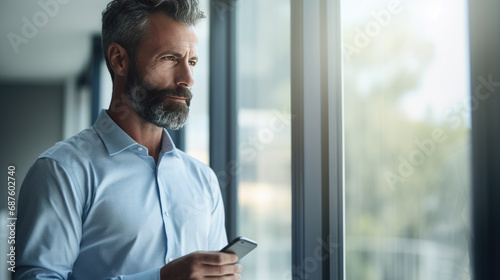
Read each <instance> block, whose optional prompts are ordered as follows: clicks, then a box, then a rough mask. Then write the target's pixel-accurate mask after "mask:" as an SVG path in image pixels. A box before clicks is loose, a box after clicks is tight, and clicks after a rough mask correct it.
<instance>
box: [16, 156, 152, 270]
mask: <svg viewBox="0 0 500 280" xmlns="http://www.w3.org/2000/svg"><path fill="white" fill-rule="evenodd" d="M69 169H70V168H65V167H64V166H62V165H61V164H59V163H58V162H56V161H54V160H52V159H47V158H42V159H38V160H37V161H36V162H35V163H34V164H33V166H32V167H31V169H30V171H29V172H28V174H27V175H26V178H25V180H24V182H23V185H22V187H21V190H20V194H19V209H18V215H17V236H16V256H17V263H16V269H15V270H16V272H15V274H14V279H16V280H24V279H61V280H62V279H68V278H69V276H70V274H71V273H72V267H73V263H74V262H75V260H76V258H77V257H78V254H79V244H80V241H81V238H82V217H83V216H84V215H85V213H84V209H85V205H86V203H87V197H89V196H90V195H89V194H88V193H87V192H88V191H85V189H84V188H83V187H82V186H79V185H78V184H77V183H76V182H77V180H75V178H73V177H72V175H71V173H70V172H68V170H69ZM111 270H112V268H110V271H111ZM107 279H108V280H144V279H148V280H159V279H160V267H158V268H155V269H151V270H148V271H145V272H141V273H137V274H133V275H124V276H118V277H112V278H107Z"/></svg>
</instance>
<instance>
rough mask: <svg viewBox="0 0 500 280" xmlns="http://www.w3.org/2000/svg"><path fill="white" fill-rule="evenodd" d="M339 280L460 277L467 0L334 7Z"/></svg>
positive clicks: (465, 192) (463, 274) (465, 227)
mask: <svg viewBox="0 0 500 280" xmlns="http://www.w3.org/2000/svg"><path fill="white" fill-rule="evenodd" d="M341 6H342V12H341V14H342V31H343V34H344V36H343V39H342V42H343V57H344V64H343V83H344V104H345V107H344V108H345V111H344V130H345V186H344V189H345V264H346V275H345V277H346V279H366V280H378V279H384V280H389V279H405V280H411V279H440V280H441V279H470V263H469V248H470V246H471V244H470V241H469V238H470V233H471V226H470V219H469V212H470V207H469V203H470V194H469V190H470V178H471V166H470V133H471V132H470V131H471V129H470V128H471V124H470V117H469V113H470V108H469V102H470V97H469V88H470V84H469V76H470V72H469V50H468V37H467V34H468V26H467V3H466V1H430V0H429V1H418V2H408V1H397V0H395V1H393V0H391V1H388V0H380V1H373V0H370V1H364V0H362V1H341Z"/></svg>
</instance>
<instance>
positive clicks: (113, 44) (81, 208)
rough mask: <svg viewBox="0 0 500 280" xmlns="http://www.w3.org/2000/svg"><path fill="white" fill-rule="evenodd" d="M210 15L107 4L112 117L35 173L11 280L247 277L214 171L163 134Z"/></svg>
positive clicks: (156, 4) (181, 3) (159, 2)
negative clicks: (229, 247) (199, 28)
mask: <svg viewBox="0 0 500 280" xmlns="http://www.w3.org/2000/svg"><path fill="white" fill-rule="evenodd" d="M203 17H204V16H203V13H202V12H201V11H200V10H199V8H198V2H197V1H196V0H191V1H190V0H176V1H174V0H113V1H112V2H111V3H109V4H108V6H107V8H106V10H105V11H104V12H103V30H102V33H103V34H102V36H103V50H104V52H105V57H106V63H107V65H108V69H109V71H110V73H111V76H112V78H113V96H112V101H111V104H110V108H109V110H107V111H106V110H103V111H102V112H101V113H100V115H99V118H98V120H97V121H96V123H95V124H94V126H93V127H92V128H89V129H87V130H84V131H82V132H81V133H79V134H78V135H76V136H74V137H72V138H70V139H68V140H66V141H63V142H59V143H57V144H56V145H55V146H53V147H52V148H50V149H49V150H48V151H46V152H45V153H43V154H42V155H41V156H40V157H39V158H38V159H37V161H36V162H35V163H34V164H33V166H32V167H31V169H30V171H29V172H28V175H27V176H26V179H25V181H24V183H23V186H22V187H21V191H20V198H19V212H18V225H17V226H18V227H17V228H18V231H17V244H16V245H17V246H16V250H17V251H16V254H17V255H16V256H17V267H16V273H15V279H92V280H96V279H161V280H175V279H239V278H240V275H239V274H238V273H239V272H240V271H241V269H242V268H241V265H239V264H235V263H236V261H237V260H238V259H237V256H236V255H234V254H226V253H220V252H218V250H220V249H221V248H222V247H223V246H224V245H225V244H227V239H226V236H225V229H224V212H223V202H222V199H221V194H220V190H219V186H218V183H217V178H216V177H215V174H214V173H213V171H212V170H211V169H210V168H208V167H207V166H206V165H204V164H202V163H200V162H198V161H197V160H195V159H193V158H191V157H189V156H188V155H186V154H184V153H183V152H182V151H179V150H177V149H176V148H175V146H174V144H173V143H172V141H171V139H170V137H169V135H168V133H167V132H166V130H165V129H164V128H170V129H178V128H180V127H181V126H182V125H183V124H184V121H185V120H186V118H187V114H188V111H189V109H188V108H189V104H190V101H191V93H190V91H189V88H190V87H191V86H192V85H193V82H194V81H193V77H192V73H193V68H194V66H195V65H196V62H197V57H196V49H197V43H198V41H197V36H196V32H195V29H194V25H195V23H196V22H197V21H198V20H200V19H201V18H203ZM198 250H205V251H198Z"/></svg>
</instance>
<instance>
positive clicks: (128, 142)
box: [94, 109, 175, 156]
mask: <svg viewBox="0 0 500 280" xmlns="http://www.w3.org/2000/svg"><path fill="white" fill-rule="evenodd" d="M94 129H95V130H96V131H97V134H99V137H100V138H101V139H102V141H103V142H104V145H105V146H106V149H107V150H108V153H109V155H110V156H112V155H115V154H118V153H120V152H122V151H124V150H126V149H127V148H129V147H131V146H137V145H140V144H139V143H137V142H136V141H135V140H134V139H132V137H130V136H129V135H128V134H127V133H126V132H125V131H123V130H122V129H121V128H120V127H119V126H118V125H117V124H116V123H115V122H114V121H113V120H112V119H111V118H110V117H109V115H108V113H107V112H106V110H105V109H103V110H101V113H99V117H98V118H97V120H96V122H95V124H94ZM172 151H174V152H175V144H174V142H173V141H172V138H170V135H169V134H168V132H167V130H166V129H163V135H162V143H161V152H162V153H169V152H172Z"/></svg>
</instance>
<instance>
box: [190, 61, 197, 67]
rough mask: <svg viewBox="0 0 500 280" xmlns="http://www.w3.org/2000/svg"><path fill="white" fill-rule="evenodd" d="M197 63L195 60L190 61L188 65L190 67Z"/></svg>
mask: <svg viewBox="0 0 500 280" xmlns="http://www.w3.org/2000/svg"><path fill="white" fill-rule="evenodd" d="M197 62H198V61H196V60H191V61H190V62H189V65H191V66H195V65H196V63H197Z"/></svg>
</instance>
